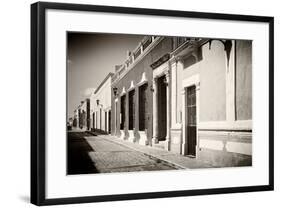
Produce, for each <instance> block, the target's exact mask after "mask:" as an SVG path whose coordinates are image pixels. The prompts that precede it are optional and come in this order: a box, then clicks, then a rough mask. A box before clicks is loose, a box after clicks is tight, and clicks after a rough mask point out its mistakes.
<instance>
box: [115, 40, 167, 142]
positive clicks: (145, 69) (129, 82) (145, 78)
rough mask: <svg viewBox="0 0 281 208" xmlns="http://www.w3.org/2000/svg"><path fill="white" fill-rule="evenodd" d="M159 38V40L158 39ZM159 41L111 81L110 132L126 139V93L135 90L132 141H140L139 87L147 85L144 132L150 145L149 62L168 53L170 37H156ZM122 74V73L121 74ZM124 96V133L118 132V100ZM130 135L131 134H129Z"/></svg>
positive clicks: (150, 88) (150, 84) (150, 69)
mask: <svg viewBox="0 0 281 208" xmlns="http://www.w3.org/2000/svg"><path fill="white" fill-rule="evenodd" d="M159 40H160V41H159ZM156 41H157V40H156ZM158 41H159V43H157V44H155V43H152V45H153V44H155V45H154V46H153V48H152V49H148V50H149V52H147V51H145V50H144V52H143V53H144V54H145V55H144V56H143V57H141V56H142V55H140V57H139V60H137V59H136V60H135V62H137V63H136V64H134V65H133V67H132V68H131V69H130V70H128V72H125V73H124V74H125V75H124V76H123V77H121V78H120V79H118V80H117V81H115V82H113V83H112V89H113V88H117V96H114V92H113V90H112V95H113V97H112V106H114V107H113V108H112V123H111V126H112V132H115V134H116V135H117V136H119V137H120V136H122V137H124V138H123V139H128V138H129V137H130V135H129V131H128V130H129V129H128V126H129V123H128V121H129V112H128V109H129V107H128V101H129V100H128V94H129V92H130V91H132V90H135V95H134V101H135V118H136V119H135V124H134V131H133V137H134V138H133V140H134V142H137V143H140V137H142V135H140V132H139V102H141V101H140V100H139V88H140V87H141V86H142V85H147V96H146V99H147V115H146V132H145V134H146V135H145V137H146V138H145V140H146V141H145V142H144V143H145V144H150V145H151V139H152V116H153V109H152V106H153V103H152V102H153V99H152V68H151V66H150V65H151V64H152V63H153V62H155V61H156V60H158V59H159V58H160V57H162V56H163V55H164V54H167V53H170V52H171V50H172V38H164V39H163V38H161V37H159V39H158ZM121 76H122V75H121ZM124 95H125V96H126V122H125V126H124V135H121V132H120V121H121V120H120V107H121V106H120V100H121V97H122V96H124ZM131 136H132V135H131Z"/></svg>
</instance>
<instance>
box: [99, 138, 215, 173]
mask: <svg viewBox="0 0 281 208" xmlns="http://www.w3.org/2000/svg"><path fill="white" fill-rule="evenodd" d="M99 137H102V138H103V139H105V140H107V141H109V142H113V143H117V144H120V145H123V146H126V147H128V148H130V149H133V150H135V151H138V152H141V153H143V154H145V155H147V156H150V157H153V158H155V159H159V160H161V161H163V162H165V163H168V164H169V165H172V166H173V167H175V168H177V169H196V168H214V166H212V165H211V164H208V163H206V162H204V161H199V160H198V159H194V158H189V157H186V156H183V155H179V154H176V153H173V152H169V151H167V150H163V149H160V148H156V147H151V146H142V145H139V144H136V143H132V142H129V141H127V140H121V139H118V138H117V137H115V136H110V135H99Z"/></svg>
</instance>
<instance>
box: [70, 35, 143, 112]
mask: <svg viewBox="0 0 281 208" xmlns="http://www.w3.org/2000/svg"><path fill="white" fill-rule="evenodd" d="M142 38H143V36H140V35H124V34H95V33H68V47H67V53H68V54H67V55H68V57H67V59H68V68H67V75H68V77H67V79H68V100H67V102H68V106H67V107H68V117H71V116H73V111H74V109H75V108H76V107H77V106H78V105H79V103H80V101H82V100H84V99H85V98H86V97H87V94H89V92H90V91H91V89H93V88H96V87H98V85H99V84H100V82H101V81H102V80H103V79H104V78H105V76H106V75H107V74H108V73H109V72H114V66H115V65H117V64H121V63H123V62H124V61H125V59H126V52H127V50H130V51H132V50H133V49H135V47H136V46H137V44H138V43H139V42H140V41H141V39H142Z"/></svg>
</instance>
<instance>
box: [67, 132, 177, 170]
mask: <svg viewBox="0 0 281 208" xmlns="http://www.w3.org/2000/svg"><path fill="white" fill-rule="evenodd" d="M67 169H68V170H67V173H68V174H84V173H110V172H132V171H153V170H172V169H176V168H175V167H173V166H172V165H169V164H167V163H166V162H164V161H162V160H159V159H157V158H154V157H150V156H149V155H146V154H144V153H142V152H139V151H136V150H134V149H132V148H129V147H127V146H125V145H122V144H119V143H116V142H114V141H110V140H109V139H106V138H104V135H102V136H99V135H96V136H93V135H92V134H89V133H86V132H69V133H68V168H67Z"/></svg>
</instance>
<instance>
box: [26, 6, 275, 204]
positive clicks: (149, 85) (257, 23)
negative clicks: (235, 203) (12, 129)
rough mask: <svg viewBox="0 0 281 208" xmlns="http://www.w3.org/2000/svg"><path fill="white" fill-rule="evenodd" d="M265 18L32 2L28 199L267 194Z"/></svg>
mask: <svg viewBox="0 0 281 208" xmlns="http://www.w3.org/2000/svg"><path fill="white" fill-rule="evenodd" d="M273 47H274V42H273V17H264V16H263V17H262V16H247V15H234V14H215V13H201V12H187V11H172V10H156V9H143V8H142V9H140V8H127V7H109V6H94V5H82V4H63V3H47V2H39V3H35V4H32V5H31V202H32V203H33V204H36V205H51V204H65V203H83V202H100V201H114V200H130V199H145V198H161V197H177V196H191V195H203V194H219V193H235V192H250V191H266V190H273V130H274V126H273V120H274V119H273V116H274V106H273V86H274V84H273V81H274V79H273V57H274V55H273V51H274V50H273Z"/></svg>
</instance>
